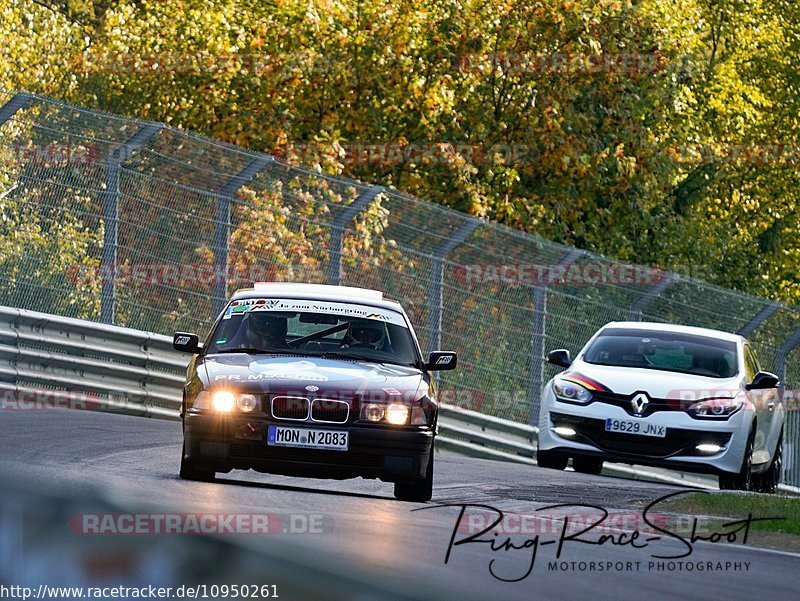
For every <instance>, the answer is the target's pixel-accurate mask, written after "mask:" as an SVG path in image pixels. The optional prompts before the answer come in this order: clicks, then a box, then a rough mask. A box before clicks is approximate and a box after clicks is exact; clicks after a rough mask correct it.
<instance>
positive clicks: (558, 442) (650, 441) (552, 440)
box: [539, 391, 752, 474]
mask: <svg viewBox="0 0 800 601" xmlns="http://www.w3.org/2000/svg"><path fill="white" fill-rule="evenodd" d="M542 401H543V402H542V406H541V410H540V414H539V448H540V449H542V450H547V451H558V452H561V453H564V454H566V455H569V456H570V457H576V456H591V457H597V458H602V459H604V460H607V461H613V462H619V463H629V464H636V465H647V466H655V467H666V468H670V469H677V470H682V471H687V472H696V473H708V474H732V473H737V472H738V471H739V470H740V468H741V465H742V459H743V457H744V452H745V447H746V443H747V436H748V434H749V431H750V424H751V422H752V412H748V411H745V410H740V411H739V412H737V413H736V414H734V415H733V416H731V418H730V419H728V420H720V421H712V420H699V419H694V418H692V417H691V416H689V415H687V414H686V413H684V412H682V411H659V412H656V413H653V414H651V415H649V416H647V417H641V418H636V417H632V416H631V415H630V414H628V413H626V412H625V411H624V410H622V409H621V408H619V407H615V406H613V405H610V404H607V403H602V402H594V403H590V404H589V405H574V404H571V403H563V402H560V401H558V400H557V399H556V398H555V395H553V394H552V392H550V391H548V393H546V394H545V395H543V399H542ZM607 418H612V419H624V420H631V419H634V420H640V421H641V423H642V424H653V425H659V426H660V425H663V426H666V436H665V437H664V438H659V437H650V436H640V435H635V434H622V433H610V432H606V431H605V420H606V419H607ZM556 426H566V427H570V428H572V429H573V430H575V432H576V435H574V436H570V437H566V436H560V435H558V434H557V433H556V432H554V431H553V428H554V427H556ZM708 443H713V444H717V445H719V446H721V447H723V449H722V450H721V451H719V452H717V453H714V454H705V453H701V452H699V451H698V450H697V449H696V446H697V445H699V444H708Z"/></svg>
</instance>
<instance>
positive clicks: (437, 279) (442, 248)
mask: <svg viewBox="0 0 800 601" xmlns="http://www.w3.org/2000/svg"><path fill="white" fill-rule="evenodd" d="M480 225H481V221H480V220H478V219H469V220H468V221H466V222H465V223H463V224H462V225H461V227H460V228H458V229H457V230H456V231H455V233H454V234H453V235H452V236H450V237H449V238H448V239H447V240H445V241H444V242H442V243H441V244H440V245H439V248H437V249H436V250H435V251H434V253H433V257H431V278H430V282H429V284H428V352H429V353H430V352H433V351H438V350H439V349H440V348H441V345H442V311H443V310H444V298H443V290H444V260H445V259H446V258H447V255H449V254H450V253H451V252H452V251H453V250H454V249H455V248H456V246H458V245H459V244H461V243H462V242H463V241H464V240H466V239H467V236H469V235H470V234H471V233H472V232H474V231H475V230H476V229H478V227H479V226H480Z"/></svg>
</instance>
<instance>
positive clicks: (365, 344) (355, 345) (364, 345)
mask: <svg viewBox="0 0 800 601" xmlns="http://www.w3.org/2000/svg"><path fill="white" fill-rule="evenodd" d="M339 348H369V349H372V350H373V351H374V350H377V349H376V348H375V347H374V346H373V345H371V344H370V343H369V342H356V343H353V344H341V345H339Z"/></svg>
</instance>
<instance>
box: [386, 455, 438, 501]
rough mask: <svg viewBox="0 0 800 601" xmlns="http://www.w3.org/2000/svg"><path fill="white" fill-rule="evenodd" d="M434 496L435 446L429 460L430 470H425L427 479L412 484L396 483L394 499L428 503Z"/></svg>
mask: <svg viewBox="0 0 800 601" xmlns="http://www.w3.org/2000/svg"><path fill="white" fill-rule="evenodd" d="M432 496H433V446H431V455H430V457H429V458H428V468H427V469H426V470H425V477H424V478H423V479H422V480H414V481H412V482H395V483H394V498H395V499H397V500H398V501H410V502H412V503H426V502H428V501H430V500H431V497H432Z"/></svg>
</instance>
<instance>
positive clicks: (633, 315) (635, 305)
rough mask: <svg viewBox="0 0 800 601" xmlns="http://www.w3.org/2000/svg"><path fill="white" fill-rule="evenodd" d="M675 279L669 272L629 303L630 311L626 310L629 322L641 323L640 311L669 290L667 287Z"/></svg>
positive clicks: (675, 276) (674, 275)
mask: <svg viewBox="0 0 800 601" xmlns="http://www.w3.org/2000/svg"><path fill="white" fill-rule="evenodd" d="M676 279H677V275H676V274H674V273H670V272H667V273H665V274H664V277H663V278H661V280H660V281H658V282H656V283H655V284H653V285H652V286H650V287H649V288H648V289H647V290H646V291H645V293H644V294H642V296H640V297H639V298H637V299H636V300H635V301H633V302H632V303H631V306H630V309H629V310H628V319H629V320H630V321H642V311H644V309H645V308H646V307H647V305H649V304H650V302H651V301H652V300H653V299H654V298H655V297H657V296H659V295H660V294H661V293H662V292H664V290H666V289H667V288H669V285H670V284H672V282H674V281H675V280H676Z"/></svg>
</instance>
